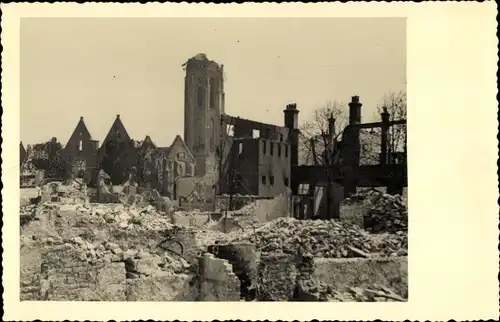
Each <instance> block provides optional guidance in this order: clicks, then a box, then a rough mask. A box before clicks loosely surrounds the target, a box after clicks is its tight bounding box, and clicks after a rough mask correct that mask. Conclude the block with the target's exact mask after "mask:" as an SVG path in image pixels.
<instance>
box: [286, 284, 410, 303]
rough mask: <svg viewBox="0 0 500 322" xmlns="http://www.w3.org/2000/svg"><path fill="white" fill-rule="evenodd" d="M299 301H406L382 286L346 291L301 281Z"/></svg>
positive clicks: (298, 290)
mask: <svg viewBox="0 0 500 322" xmlns="http://www.w3.org/2000/svg"><path fill="white" fill-rule="evenodd" d="M295 296H296V298H297V299H298V300H299V301H311V302H405V301H406V300H405V299H403V298H402V297H400V296H399V295H397V294H396V293H395V292H394V291H392V290H390V289H389V288H387V287H384V286H380V285H373V286H371V287H370V288H361V287H351V288H349V289H348V290H346V291H342V292H340V291H337V290H335V288H334V287H333V286H332V285H330V284H326V283H323V282H320V281H317V280H311V279H308V280H301V281H299V282H298V283H297V290H296V293H295Z"/></svg>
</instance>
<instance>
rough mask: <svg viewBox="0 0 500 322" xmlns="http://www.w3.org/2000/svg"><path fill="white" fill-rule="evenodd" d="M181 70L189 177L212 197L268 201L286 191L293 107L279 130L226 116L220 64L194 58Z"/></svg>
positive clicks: (294, 158) (293, 150)
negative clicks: (191, 162)
mask: <svg viewBox="0 0 500 322" xmlns="http://www.w3.org/2000/svg"><path fill="white" fill-rule="evenodd" d="M184 66H185V70H186V77H185V102H184V140H185V142H186V145H187V146H188V148H189V149H190V150H191V151H192V152H193V155H194V157H195V159H196V169H195V176H197V177H204V181H205V183H206V184H208V185H210V186H211V185H212V184H213V185H214V186H218V187H217V188H218V191H217V193H218V194H243V195H255V196H262V197H273V196H276V195H278V194H280V193H282V192H283V191H285V190H286V188H287V187H289V186H291V182H292V178H291V175H290V173H291V167H292V166H293V165H297V163H298V129H297V127H298V119H297V118H298V110H297V108H296V105H293V104H292V105H289V106H287V108H286V110H285V111H284V113H285V122H284V123H285V124H284V126H276V125H273V124H265V123H261V122H257V121H252V120H245V119H242V118H238V117H233V116H230V115H227V114H226V113H225V105H224V69H223V65H218V64H217V63H216V62H214V61H211V60H209V59H208V58H207V56H206V55H205V54H198V55H196V56H194V57H193V58H191V59H189V60H188V61H187V62H186V63H185V64H184ZM208 177H210V178H208ZM219 178H220V179H219Z"/></svg>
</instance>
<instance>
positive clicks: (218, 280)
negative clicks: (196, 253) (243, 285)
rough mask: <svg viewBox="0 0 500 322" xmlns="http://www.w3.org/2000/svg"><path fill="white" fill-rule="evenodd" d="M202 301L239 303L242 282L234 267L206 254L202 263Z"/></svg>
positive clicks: (200, 298)
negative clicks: (234, 271)
mask: <svg viewBox="0 0 500 322" xmlns="http://www.w3.org/2000/svg"><path fill="white" fill-rule="evenodd" d="M200 277H201V282H200V295H199V296H200V297H199V300H200V301H239V300H240V280H239V279H238V277H236V274H234V273H233V269H232V265H231V264H230V263H229V262H228V261H227V260H224V259H219V258H215V257H214V255H213V254H209V253H205V254H204V255H203V258H202V260H201V262H200Z"/></svg>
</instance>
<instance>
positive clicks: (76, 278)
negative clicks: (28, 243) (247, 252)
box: [20, 244, 240, 301]
mask: <svg viewBox="0 0 500 322" xmlns="http://www.w3.org/2000/svg"><path fill="white" fill-rule="evenodd" d="M38 259H39V260H38V261H37V262H35V263H33V265H32V266H31V270H30V272H24V274H23V272H21V294H20V299H21V301H28V300H42V301H195V300H200V301H239V300H240V281H239V279H238V277H237V276H236V275H235V273H234V272H233V270H232V266H231V264H230V263H229V262H228V261H226V260H223V259H218V258H215V257H214V256H213V255H211V254H208V253H207V254H205V255H204V256H201V257H199V258H196V262H197V265H196V266H195V267H198V270H197V271H196V272H191V273H179V274H175V273H172V272H166V271H162V270H161V269H160V268H159V266H158V265H157V263H156V262H155V261H154V260H153V259H152V258H142V259H135V260H133V261H117V262H111V263H110V262H104V261H96V262H93V261H91V260H88V259H87V258H86V254H85V252H84V251H82V250H81V249H78V248H74V247H72V246H70V245H68V244H63V245H53V246H49V247H46V248H44V249H43V251H42V252H41V254H40V257H39V258H38ZM131 272H133V273H134V274H131Z"/></svg>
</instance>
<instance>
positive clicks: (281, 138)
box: [280, 134, 283, 142]
mask: <svg viewBox="0 0 500 322" xmlns="http://www.w3.org/2000/svg"><path fill="white" fill-rule="evenodd" d="M280 142H283V134H280Z"/></svg>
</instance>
